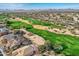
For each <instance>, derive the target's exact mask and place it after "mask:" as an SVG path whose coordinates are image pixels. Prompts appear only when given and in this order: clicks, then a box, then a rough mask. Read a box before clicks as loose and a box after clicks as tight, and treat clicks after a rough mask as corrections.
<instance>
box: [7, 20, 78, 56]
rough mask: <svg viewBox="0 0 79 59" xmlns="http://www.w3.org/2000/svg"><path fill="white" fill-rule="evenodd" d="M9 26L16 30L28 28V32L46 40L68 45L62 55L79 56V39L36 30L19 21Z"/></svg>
mask: <svg viewBox="0 0 79 59" xmlns="http://www.w3.org/2000/svg"><path fill="white" fill-rule="evenodd" d="M8 26H9V27H12V28H14V29H17V28H22V27H23V28H26V30H28V31H30V32H32V33H35V34H37V35H39V36H41V37H43V38H44V39H45V40H50V41H51V42H52V43H55V44H59V43H60V44H64V45H66V46H67V48H66V49H64V51H62V53H63V54H65V55H74V56H77V55H79V37H76V36H70V35H64V34H56V33H52V32H48V31H45V30H39V29H34V28H33V27H32V25H27V24H24V23H22V22H17V21H16V22H10V23H8Z"/></svg>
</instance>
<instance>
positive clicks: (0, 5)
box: [0, 3, 79, 9]
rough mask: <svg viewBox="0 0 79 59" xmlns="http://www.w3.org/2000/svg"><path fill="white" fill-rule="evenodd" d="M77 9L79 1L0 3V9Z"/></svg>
mask: <svg viewBox="0 0 79 59" xmlns="http://www.w3.org/2000/svg"><path fill="white" fill-rule="evenodd" d="M69 8H71V9H79V3H0V9H69Z"/></svg>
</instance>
